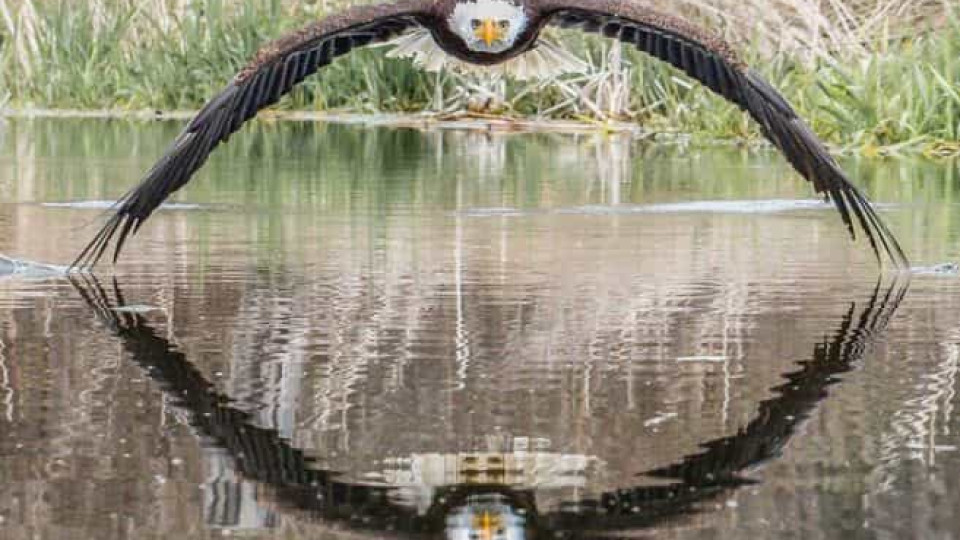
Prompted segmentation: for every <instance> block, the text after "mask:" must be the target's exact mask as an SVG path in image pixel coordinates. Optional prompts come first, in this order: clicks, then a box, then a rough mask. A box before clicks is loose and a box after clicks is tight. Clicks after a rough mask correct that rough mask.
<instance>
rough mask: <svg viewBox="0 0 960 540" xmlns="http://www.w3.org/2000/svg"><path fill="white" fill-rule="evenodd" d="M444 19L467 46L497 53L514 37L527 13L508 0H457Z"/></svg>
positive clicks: (522, 27) (520, 29)
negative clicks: (460, 0)
mask: <svg viewBox="0 0 960 540" xmlns="http://www.w3.org/2000/svg"><path fill="white" fill-rule="evenodd" d="M447 22H448V23H449V24H450V28H451V29H452V30H453V32H454V33H455V34H457V35H458V36H460V38H461V39H463V42H464V43H466V45H467V47H468V48H469V49H470V50H472V51H477V52H486V53H499V52H503V51H505V50H507V49H509V48H510V47H512V46H513V44H514V43H515V42H516V41H517V36H519V35H520V33H521V32H523V29H524V28H526V26H527V15H526V14H525V13H524V12H523V8H522V7H520V6H518V5H517V4H514V3H513V2H511V1H509V0H465V1H462V2H458V3H457V5H456V7H454V8H453V13H451V14H450V18H449V19H448V20H447Z"/></svg>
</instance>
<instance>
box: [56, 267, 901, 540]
mask: <svg viewBox="0 0 960 540" xmlns="http://www.w3.org/2000/svg"><path fill="white" fill-rule="evenodd" d="M71 279H72V281H73V283H74V285H75V286H76V287H77V290H78V291H79V293H80V295H81V296H82V297H83V299H84V300H85V301H86V302H87V303H88V304H89V306H90V307H91V308H92V309H93V310H94V311H95V313H96V315H97V318H98V319H99V320H100V321H101V322H102V323H104V324H105V325H106V327H107V328H109V329H110V330H111V332H112V333H113V334H114V335H116V336H117V337H118V338H119V339H120V341H121V342H122V344H123V346H124V348H125V350H126V352H127V353H128V355H129V358H130V360H132V361H133V362H135V363H137V364H138V365H139V366H140V367H141V368H142V369H143V371H144V373H145V374H146V375H147V376H149V377H150V378H151V379H152V380H153V381H154V382H155V383H156V384H158V385H159V386H160V387H161V388H162V389H163V390H164V393H165V394H167V395H168V396H170V399H171V402H172V403H173V404H174V405H175V406H176V407H178V408H180V410H181V411H182V412H184V413H185V414H186V416H187V417H188V418H189V419H190V423H191V425H192V427H193V429H194V431H195V433H196V434H197V435H198V436H199V437H202V438H203V439H204V440H205V441H209V442H212V443H213V444H214V445H215V446H218V447H220V448H221V449H223V450H224V451H225V453H226V455H228V456H229V457H230V459H232V460H233V461H234V466H235V469H236V470H237V471H238V472H239V473H240V474H241V475H242V476H243V477H244V478H246V479H247V480H250V481H252V482H255V483H257V484H258V485H261V486H263V487H265V488H268V489H269V490H270V491H271V493H273V494H274V496H275V498H276V500H277V501H278V505H277V506H278V509H279V510H280V511H289V512H290V513H296V514H297V515H298V516H303V515H306V516H309V518H310V519H314V520H319V521H322V522H327V523H330V524H339V525H341V526H345V527H347V528H350V529H355V530H358V531H360V532H370V533H380V534H378V535H377V536H383V534H384V533H386V534H390V535H400V536H412V537H428V538H436V537H442V538H448V539H450V540H495V539H496V540H519V539H530V538H584V537H592V536H603V535H605V534H609V533H611V532H615V531H628V530H637V529H643V528H648V527H652V526H655V525H657V524H659V523H662V522H664V521H665V520H667V519H670V518H676V517H680V516H683V515H688V514H693V513H696V512H700V511H703V510H704V508H705V506H704V505H703V503H705V502H709V501H711V500H715V499H716V498H717V497H719V496H721V495H723V494H729V492H731V491H732V490H735V489H736V488H738V487H740V486H743V485H749V484H752V483H755V480H751V479H749V478H746V477H744V476H742V474H741V473H742V472H743V471H744V470H746V469H748V468H751V467H753V466H756V465H758V464H761V463H763V462H765V461H767V460H769V459H772V458H775V457H777V456H778V455H779V453H780V451H781V449H782V448H783V447H784V445H785V444H786V443H787V442H788V441H789V440H790V438H791V437H792V435H793V434H794V433H795V432H796V431H797V427H798V425H799V424H800V423H801V422H803V421H804V420H805V419H806V418H808V417H809V416H810V414H811V413H812V411H813V410H814V409H815V408H816V406H817V404H818V403H819V402H820V401H821V400H823V399H824V398H825V397H826V396H827V388H828V387H829V386H831V385H834V384H837V383H838V382H839V379H838V378H837V375H839V374H841V373H844V372H847V371H850V370H851V369H853V368H854V367H855V364H856V363H857V362H858V361H859V360H860V359H861V358H862V357H863V355H864V352H865V350H866V348H867V347H868V345H869V344H870V341H871V340H872V339H873V338H874V337H875V336H876V335H878V334H879V333H881V332H882V331H883V329H884V328H885V327H886V325H887V323H888V321H889V320H890V317H891V316H892V315H893V313H894V312H895V311H896V309H897V306H898V305H899V303H900V301H901V300H902V298H903V296H904V294H905V293H906V290H907V286H908V282H907V281H905V279H906V278H899V279H894V281H893V282H892V283H890V284H887V285H882V284H880V283H878V284H877V286H876V287H875V288H874V290H873V294H872V296H871V297H870V298H869V299H868V301H867V302H866V303H865V304H861V305H858V304H857V303H851V305H850V308H849V310H848V311H847V312H846V314H845V315H844V316H843V317H842V318H841V320H840V321H839V322H838V323H837V324H836V326H835V328H832V329H825V330H826V333H825V335H826V336H827V337H826V338H824V340H823V341H822V342H819V343H817V344H816V345H815V346H814V349H813V352H812V354H811V355H810V357H809V358H808V359H807V360H805V361H802V362H800V363H798V364H795V365H794V366H793V367H794V369H793V370H792V371H789V372H787V373H784V374H783V378H784V379H786V380H785V382H784V383H783V384H781V385H779V386H776V387H774V388H772V389H771V393H772V395H773V397H771V398H770V399H767V400H764V401H762V402H760V403H759V404H758V406H757V412H756V414H755V415H754V419H753V420H752V421H751V422H750V423H749V424H747V425H746V426H745V427H744V428H742V429H740V430H739V431H738V432H737V433H736V434H735V435H732V436H728V437H721V438H718V439H714V440H712V441H708V442H706V443H704V444H703V445H702V448H703V449H704V450H703V451H702V452H700V453H697V454H693V455H689V456H685V457H681V458H680V459H679V460H678V461H677V462H676V463H674V464H672V465H668V466H665V467H661V468H657V469H655V470H650V471H645V472H643V473H641V474H640V475H639V476H641V477H647V478H656V479H660V480H663V482H659V483H655V484H654V485H643V486H637V487H626V488H620V489H616V490H613V491H609V492H605V493H602V494H600V495H599V496H597V497H595V498H593V499H592V500H578V501H571V502H569V503H565V504H560V505H558V506H557V509H555V510H550V511H546V512H543V513H541V512H538V511H537V507H536V502H535V493H534V490H533V489H531V488H524V487H523V486H518V485H513V484H511V483H497V482H493V481H490V480H489V478H490V477H489V476H485V477H483V479H480V480H479V481H477V482H471V481H462V482H460V483H455V484H451V485H444V486H438V487H437V488H436V489H434V490H433V491H432V495H431V498H430V501H429V505H428V506H427V507H426V509H425V510H424V509H422V508H421V509H417V508H412V507H411V506H410V505H404V504H399V503H398V502H397V500H396V497H395V494H396V488H395V487H391V486H382V485H366V484H358V483H351V482H349V481H347V480H344V479H342V478H341V477H340V476H338V475H337V474H336V473H335V472H333V471H329V470H323V469H321V468H317V467H315V466H314V464H313V460H311V459H310V458H309V457H308V456H306V454H305V453H304V452H303V451H302V450H300V449H298V448H295V447H294V446H292V445H291V443H290V441H288V440H286V439H284V438H283V437H281V436H280V434H279V433H278V432H277V431H276V430H274V429H271V428H264V427H259V426H257V425H255V424H254V423H253V422H252V419H251V417H250V414H249V413H247V412H244V411H242V410H240V409H238V408H236V407H235V406H234V405H233V404H232V403H231V400H230V399H229V398H228V397H227V396H225V395H223V394H221V393H219V392H218V391H217V389H216V387H215V386H214V385H213V384H212V383H211V382H210V381H208V380H207V379H205V378H204V376H203V375H202V373H201V372H200V371H199V370H198V369H197V368H196V367H195V366H194V365H193V364H192V363H191V362H190V360H189V359H188V358H187V357H186V356H185V355H184V353H183V352H181V351H179V350H178V349H177V348H176V347H175V346H174V345H173V344H172V343H171V342H170V341H169V340H168V339H166V338H164V337H163V334H162V333H160V332H157V331H156V330H155V329H154V328H153V327H152V326H151V324H150V323H149V322H148V321H147V319H146V318H145V317H144V316H143V315H141V314H139V313H136V312H134V311H129V310H118V309H117V308H119V307H122V306H125V305H126V303H125V301H124V297H123V294H122V291H121V289H120V287H119V286H118V285H117V283H116V282H114V284H113V287H112V289H113V290H112V292H108V291H107V290H106V289H105V288H104V287H103V286H101V284H100V283H99V282H97V281H95V278H93V277H92V275H90V276H85V277H72V278H71Z"/></svg>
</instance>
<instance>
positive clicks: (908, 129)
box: [0, 0, 960, 154]
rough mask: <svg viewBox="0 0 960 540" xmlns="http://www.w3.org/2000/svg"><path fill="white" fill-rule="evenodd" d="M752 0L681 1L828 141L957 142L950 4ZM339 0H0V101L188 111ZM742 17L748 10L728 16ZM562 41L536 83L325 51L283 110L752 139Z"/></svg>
mask: <svg viewBox="0 0 960 540" xmlns="http://www.w3.org/2000/svg"><path fill="white" fill-rule="evenodd" d="M765 1H766V4H768V7H769V10H767V11H770V10H773V11H774V12H775V13H777V14H783V15H784V18H783V22H779V23H778V22H776V20H774V21H773V22H770V21H768V20H767V19H764V18H763V17H761V18H760V19H756V15H755V14H756V13H758V11H756V9H757V5H756V4H758V3H762V2H761V0H751V1H744V2H740V3H739V4H734V5H740V6H745V7H744V8H743V9H744V11H743V13H742V14H741V15H740V17H741V19H737V17H738V13H739V12H738V11H737V10H736V9H733V8H729V6H727V7H726V8H724V9H718V8H717V7H716V6H721V7H723V5H724V2H722V1H718V2H712V3H703V4H699V3H697V2H696V1H692V0H691V1H688V2H679V4H683V5H685V8H684V12H685V13H686V14H687V15H689V16H691V17H694V18H699V19H704V20H705V22H706V23H707V24H712V25H715V26H716V27H718V28H722V29H723V30H724V32H725V33H726V34H728V36H729V37H730V38H731V39H732V40H733V41H735V42H737V43H741V44H747V45H746V46H744V47H741V48H742V49H744V52H745V55H746V56H747V57H748V58H749V59H750V60H751V62H752V63H753V64H754V65H755V66H756V67H757V68H758V69H759V70H760V71H762V72H763V73H764V74H766V75H767V77H769V79H770V80H771V81H772V82H773V83H774V85H775V86H777V87H778V88H780V89H781V90H782V91H783V92H784V93H785V94H786V96H787V97H788V98H789V99H790V100H791V101H792V102H793V103H794V104H795V105H796V106H797V108H798V109H799V110H800V111H801V113H802V114H803V115H804V116H805V117H806V118H808V119H809V120H810V121H811V122H812V123H813V125H814V127H815V129H816V130H817V131H818V132H819V133H821V134H822V135H823V136H824V137H825V138H826V139H827V140H829V141H830V142H832V143H834V144H835V145H837V146H840V147H842V148H844V149H847V150H859V151H862V152H865V153H878V152H896V151H923V152H928V153H937V154H941V153H942V154H949V153H956V152H958V151H960V144H958V142H957V141H958V139H960V21H958V19H957V17H956V16H955V14H952V13H949V11H950V10H949V9H948V8H946V7H942V8H941V9H942V12H943V13H947V15H946V16H942V17H935V18H936V19H938V22H937V24H936V25H935V28H936V29H935V30H926V29H928V28H930V23H929V19H930V17H921V16H919V14H922V13H927V12H911V13H912V15H909V16H908V15H904V14H902V13H901V14H899V15H896V14H894V13H886V14H884V13H880V15H878V14H877V12H876V10H873V11H871V10H867V9H864V10H863V11H862V13H861V12H857V11H856V10H852V11H850V12H849V13H847V12H845V13H847V14H846V15H845V17H846V19H844V18H842V17H841V16H840V15H836V14H834V15H831V14H830V13H827V12H822V11H817V12H816V15H817V16H813V15H810V14H809V12H810V10H809V9H807V10H806V11H803V9H804V5H803V3H804V1H806V0H791V1H792V2H793V3H792V4H789V5H787V4H785V3H784V2H785V0H765ZM343 3H345V2H343V1H340V2H338V1H336V0H333V1H332V2H329V1H328V2H322V3H317V2H287V1H283V0H266V1H256V0H192V1H188V0H93V1H90V2H72V1H69V0H0V40H2V42H0V105H2V104H3V103H4V102H7V103H9V105H10V106H13V107H18V106H32V107H56V108H131V109H142V108H154V109H164V110H169V109H184V108H197V107H199V106H200V105H201V104H202V103H203V102H204V100H205V99H206V98H208V97H209V96H211V95H212V94H213V93H214V92H216V91H217V90H218V89H219V88H221V87H222V85H223V84H224V83H225V82H226V81H228V80H229V79H230V77H231V76H232V74H233V73H234V72H235V71H236V70H237V69H238V67H239V66H241V65H243V64H244V63H245V61H246V60H247V59H248V58H249V57H250V56H251V55H252V54H253V52H254V51H255V50H256V49H257V47H258V46H259V45H260V44H262V43H263V42H265V41H267V40H269V39H271V38H273V37H276V36H278V35H280V34H282V33H283V32H285V31H287V30H289V29H291V28H294V27H297V26H299V25H301V24H303V22H304V21H305V20H311V19H314V18H316V17H320V16H322V15H323V13H324V12H328V11H331V10H334V9H337V8H338V7H342V4H343ZM895 3H896V2H891V3H890V5H889V6H888V7H891V9H892V7H895V6H893V4H895ZM817 4H818V5H819V3H817ZM847 4H848V5H849V6H857V5H859V4H858V3H857V2H848V3H847ZM916 4H922V3H916ZM670 5H677V4H676V3H671V4H670ZM943 5H944V6H946V4H943ZM931 6H932V7H928V8H927V9H934V10H935V9H937V4H936V3H934V4H931ZM788 9H792V14H791V13H788V12H787V10H788ZM767 11H763V12H764V13H766V12H767ZM888 11H889V10H888ZM797 13H806V16H805V17H800V16H797V15H796V14H797ZM918 13H919V14H918ZM751 14H752V15H751ZM881 15H882V16H881ZM751 17H753V18H751ZM753 20H759V22H757V23H755V24H740V23H745V22H746V21H753ZM777 20H780V19H777ZM787 21H789V22H787ZM904 23H908V24H909V25H913V26H914V27H915V29H916V31H915V32H914V34H915V35H912V36H910V37H909V38H908V37H898V36H896V35H894V34H892V33H891V32H890V31H889V29H890V28H894V27H896V28H899V29H900V30H901V32H902V31H903V25H904ZM777 24H780V25H781V26H780V27H777V26H776V25H777ZM831 25H832V26H831ZM738 28H750V29H751V30H750V34H749V35H745V34H742V33H739V34H738V33H737V32H735V31H734V30H735V29H738ZM811 28H812V29H813V30H811ZM921 30H924V31H921ZM804 32H806V34H805V33H804ZM564 40H565V42H568V43H571V44H572V47H573V48H574V49H575V50H576V51H577V52H579V53H580V54H581V55H582V56H583V57H585V58H587V59H588V60H589V62H590V64H591V65H592V69H591V72H590V73H587V74H585V75H580V76H571V77H569V78H566V79H563V80H558V81H552V82H550V83H549V84H543V85H530V84H526V83H514V82H506V83H502V82H497V83H490V82H487V81H482V80H475V79H472V78H469V77H466V76H461V75H456V74H442V75H435V74H429V73H424V72H421V71H420V70H418V69H416V68H415V67H413V66H412V65H411V64H410V63H409V62H406V61H403V60H392V59H387V58H385V57H384V54H383V50H382V49H381V50H376V49H373V50H364V51H360V52H358V53H355V54H352V55H348V56H347V57H346V58H343V59H341V60H338V61H337V62H335V63H334V64H333V65H331V66H329V67H328V68H326V69H324V70H323V72H322V73H321V74H320V75H319V76H317V77H313V78H311V79H309V80H308V81H307V82H306V83H305V84H304V85H303V86H302V88H300V89H299V90H297V91H296V92H295V93H294V94H293V95H292V96H290V97H289V98H287V99H286V100H284V101H283V102H282V104H281V105H280V107H282V108H287V109H291V108H292V109H301V110H330V109H349V110H354V111H363V112H374V111H389V112H398V111H419V110H424V109H430V110H440V109H445V110H455V109H458V108H461V107H463V106H464V105H465V104H466V103H467V101H468V100H470V98H471V97H472V96H476V95H478V94H479V95H487V94H489V95H493V96H494V97H495V98H496V101H498V102H501V103H502V108H503V110H504V111H505V113H506V114H516V115H546V116H551V117H563V118H591V119H597V118H600V119H603V118H609V117H617V118H629V119H632V120H635V121H637V122H640V123H642V124H644V125H646V126H648V127H649V128H650V129H652V130H657V131H681V132H689V133H693V134H695V135H700V136H704V137H710V138H715V137H746V138H751V137H755V136H756V129H755V127H754V126H753V125H752V124H751V123H750V122H749V121H747V119H746V118H745V117H744V116H743V115H742V114H741V113H740V112H739V111H738V110H736V109H735V108H734V107H732V106H730V105H728V104H726V103H724V102H723V101H722V100H720V99H719V98H717V97H715V96H713V95H712V94H711V93H710V92H709V91H706V90H704V89H702V88H701V87H699V86H698V85H696V84H695V83H692V82H691V81H690V80H689V79H687V78H685V77H682V76H680V75H678V74H677V72H676V71H674V70H672V69H670V68H668V67H666V66H664V65H662V64H659V63H657V62H653V61H649V60H647V59H645V58H644V57H643V56H642V55H640V54H639V53H637V52H636V51H633V50H623V51H620V50H619V48H618V47H616V46H611V44H610V43H608V42H604V41H602V40H598V39H585V38H583V37H581V36H579V35H578V34H570V35H565V36H564ZM800 43H806V44H807V45H803V46H801V45H799V44H800Z"/></svg>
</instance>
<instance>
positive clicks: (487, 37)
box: [476, 19, 502, 46]
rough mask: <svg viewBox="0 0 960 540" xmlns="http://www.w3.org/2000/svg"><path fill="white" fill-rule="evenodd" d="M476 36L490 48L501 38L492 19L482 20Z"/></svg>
mask: <svg viewBox="0 0 960 540" xmlns="http://www.w3.org/2000/svg"><path fill="white" fill-rule="evenodd" d="M476 36H477V37H478V38H480V39H482V40H483V42H484V43H486V44H487V46H490V45H492V44H493V42H494V41H497V40H499V39H500V38H501V37H502V32H501V30H500V28H499V27H498V26H497V24H496V23H495V22H494V21H493V19H484V20H483V21H482V22H481V23H480V27H479V28H477V30H476Z"/></svg>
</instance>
